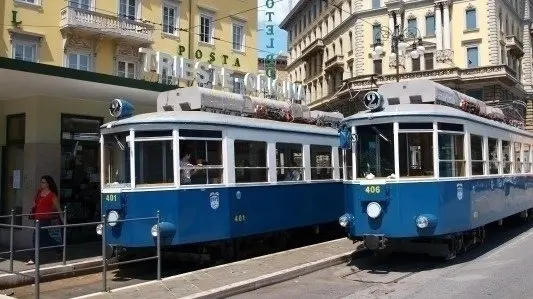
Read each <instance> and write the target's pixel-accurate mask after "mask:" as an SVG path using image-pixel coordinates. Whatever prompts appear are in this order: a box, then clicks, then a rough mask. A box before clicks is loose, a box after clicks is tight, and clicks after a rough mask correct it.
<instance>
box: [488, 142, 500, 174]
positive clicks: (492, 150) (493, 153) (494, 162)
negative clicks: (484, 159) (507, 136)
mask: <svg viewBox="0 0 533 299" xmlns="http://www.w3.org/2000/svg"><path fill="white" fill-rule="evenodd" d="M488 143H489V160H490V162H489V174H498V173H499V172H500V171H499V169H500V161H499V160H498V140H496V139H494V138H489V142H488Z"/></svg>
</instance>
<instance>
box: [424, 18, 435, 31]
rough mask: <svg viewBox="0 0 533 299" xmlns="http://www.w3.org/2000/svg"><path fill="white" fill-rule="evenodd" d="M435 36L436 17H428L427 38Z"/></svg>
mask: <svg viewBox="0 0 533 299" xmlns="http://www.w3.org/2000/svg"><path fill="white" fill-rule="evenodd" d="M432 35H435V16H426V36H432Z"/></svg>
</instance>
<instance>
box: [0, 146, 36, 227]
mask: <svg viewBox="0 0 533 299" xmlns="http://www.w3.org/2000/svg"><path fill="white" fill-rule="evenodd" d="M5 153H6V157H5V160H4V161H5V163H6V170H7V174H6V175H7V178H8V180H7V186H6V188H5V190H6V200H5V202H4V204H3V205H2V215H7V214H10V213H11V209H15V214H22V213H23V212H24V213H29V211H22V206H23V201H24V200H29V201H31V200H32V198H27V199H24V197H23V193H24V191H23V189H22V188H23V186H22V182H23V179H22V178H23V175H24V173H23V171H24V145H10V146H7V149H6V151H5ZM16 222H17V224H19V225H20V224H21V218H20V217H18V219H16Z"/></svg>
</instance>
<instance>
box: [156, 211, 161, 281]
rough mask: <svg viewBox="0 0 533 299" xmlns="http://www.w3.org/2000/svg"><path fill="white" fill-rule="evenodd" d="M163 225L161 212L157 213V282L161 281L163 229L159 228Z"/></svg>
mask: <svg viewBox="0 0 533 299" xmlns="http://www.w3.org/2000/svg"><path fill="white" fill-rule="evenodd" d="M159 223H161V216H160V215H159V210H158V211H157V237H156V239H157V280H161V229H160V227H159Z"/></svg>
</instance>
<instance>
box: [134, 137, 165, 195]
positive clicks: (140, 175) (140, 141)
mask: <svg viewBox="0 0 533 299" xmlns="http://www.w3.org/2000/svg"><path fill="white" fill-rule="evenodd" d="M134 136H135V138H134V139H133V141H134V142H133V143H134V147H135V149H134V152H135V155H134V162H135V175H134V178H133V179H134V182H135V186H136V187H139V188H143V187H161V186H173V185H174V182H175V178H174V167H175V165H174V154H173V151H174V137H173V135H172V130H139V131H137V130H134ZM156 142H158V143H162V144H164V146H161V151H162V153H161V155H156V154H147V156H148V157H150V158H151V159H153V158H159V157H160V158H162V161H161V166H162V167H161V176H162V177H161V180H159V182H153V181H151V178H150V179H147V180H149V181H150V182H148V183H145V182H141V181H143V180H144V178H145V175H146V173H145V169H146V168H145V165H146V166H148V167H150V166H151V165H153V164H154V162H153V161H151V162H149V163H146V164H145V163H144V158H145V157H144V156H143V155H144V150H145V148H144V146H145V145H146V144H149V145H153V144H154V143H156ZM167 146H168V147H167ZM167 152H168V153H167ZM148 169H150V168H148ZM154 169H155V170H158V168H157V167H156V168H154ZM156 175H159V174H156Z"/></svg>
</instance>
